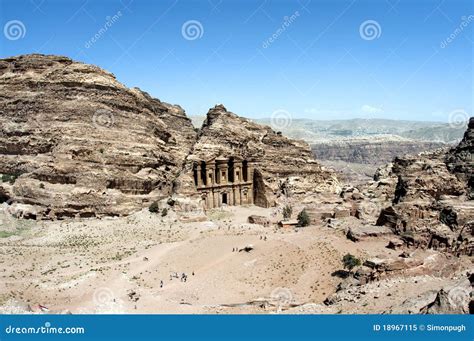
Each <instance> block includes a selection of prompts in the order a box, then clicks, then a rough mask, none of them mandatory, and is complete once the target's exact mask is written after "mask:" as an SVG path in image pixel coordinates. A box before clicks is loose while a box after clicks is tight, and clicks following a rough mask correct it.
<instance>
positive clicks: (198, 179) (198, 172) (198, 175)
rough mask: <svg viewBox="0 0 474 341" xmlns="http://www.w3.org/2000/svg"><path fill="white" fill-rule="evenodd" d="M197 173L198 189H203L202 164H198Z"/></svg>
mask: <svg viewBox="0 0 474 341" xmlns="http://www.w3.org/2000/svg"><path fill="white" fill-rule="evenodd" d="M196 172H197V174H196V177H197V187H198V188H199V187H202V173H201V165H200V164H198V165H197V166H196Z"/></svg>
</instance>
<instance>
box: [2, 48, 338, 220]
mask: <svg viewBox="0 0 474 341" xmlns="http://www.w3.org/2000/svg"><path fill="white" fill-rule="evenodd" d="M0 91H1V94H2V95H1V96H0V141H1V143H0V174H1V176H2V182H0V200H1V202H6V201H7V202H8V203H9V204H10V211H11V212H14V213H15V214H16V215H18V216H23V217H27V218H35V217H42V218H62V217H73V216H82V217H92V216H102V215H123V214H129V213H131V212H133V211H136V210H139V209H141V208H143V207H146V206H148V205H149V203H150V202H152V201H155V200H160V199H164V198H166V197H169V196H171V195H173V194H174V193H177V192H178V193H180V194H184V195H185V196H191V197H193V196H194V197H196V196H197V197H199V195H198V192H197V190H196V186H195V183H194V182H193V170H192V166H193V162H194V161H196V160H208V159H210V158H213V157H217V156H223V157H226V158H231V157H241V158H243V159H244V160H249V161H250V160H252V161H255V162H256V164H257V165H256V166H255V168H254V169H253V173H252V174H253V187H254V188H256V191H255V193H253V195H255V198H254V199H255V200H254V202H255V203H257V204H259V205H261V206H268V205H272V204H273V202H274V197H275V195H277V194H278V193H280V192H283V191H284V190H286V189H289V188H291V189H292V190H293V191H294V192H296V193H309V192H311V191H315V190H323V189H326V188H327V187H328V186H329V187H331V186H333V187H334V186H337V181H336V180H335V178H334V177H333V176H332V175H331V174H330V173H329V172H326V171H324V170H322V168H321V167H320V165H319V164H318V163H317V162H316V161H315V160H314V159H313V158H312V156H311V151H310V149H309V147H308V145H307V144H305V143H304V142H302V141H296V140H290V139H288V138H286V137H283V136H281V134H278V133H276V132H274V131H273V130H272V129H271V128H269V127H266V126H261V125H258V124H256V123H253V122H251V121H249V120H246V119H243V118H241V117H238V116H237V115H235V114H233V113H230V112H227V110H226V109H225V108H224V107H223V106H222V105H219V106H216V107H215V108H213V109H211V110H210V111H209V113H208V115H207V119H206V122H205V123H204V125H203V127H202V129H201V130H200V132H199V133H198V132H196V130H195V129H194V127H193V126H192V124H191V121H190V120H189V119H188V118H187V117H186V115H185V113H184V111H183V109H181V108H180V107H179V106H176V105H170V104H167V103H164V102H161V101H159V100H158V99H154V98H152V97H150V96H149V95H148V94H147V93H145V92H143V91H141V90H139V89H136V88H134V89H129V88H127V87H125V86H124V85H123V84H121V83H119V82H118V81H117V80H116V79H115V77H114V75H112V74H111V73H109V72H107V71H104V70H102V69H100V68H98V67H96V66H92V65H87V64H83V63H78V62H74V61H72V60H71V59H69V58H65V57H58V56H45V55H38V54H34V55H26V56H19V57H13V58H7V59H2V60H0ZM285 188H286V189H285ZM252 199H253V198H252ZM249 202H250V201H249Z"/></svg>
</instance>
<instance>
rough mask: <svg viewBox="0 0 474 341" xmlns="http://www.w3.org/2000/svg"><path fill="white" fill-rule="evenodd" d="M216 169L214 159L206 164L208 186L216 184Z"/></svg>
mask: <svg viewBox="0 0 474 341" xmlns="http://www.w3.org/2000/svg"><path fill="white" fill-rule="evenodd" d="M215 170H216V163H215V162H214V161H211V162H209V164H207V165H206V171H207V174H206V176H207V185H208V186H209V187H213V186H214V185H215V184H216V179H215V176H214V175H215V172H216V171H215Z"/></svg>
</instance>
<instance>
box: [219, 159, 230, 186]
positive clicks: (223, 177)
mask: <svg viewBox="0 0 474 341" xmlns="http://www.w3.org/2000/svg"><path fill="white" fill-rule="evenodd" d="M216 166H217V174H218V183H219V184H221V185H225V184H226V183H227V176H228V164H227V159H216Z"/></svg>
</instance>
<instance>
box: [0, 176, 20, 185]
mask: <svg viewBox="0 0 474 341" xmlns="http://www.w3.org/2000/svg"><path fill="white" fill-rule="evenodd" d="M17 177H18V176H17V175H15V174H2V182H9V183H11V184H13V183H14V182H15V180H16V178H17Z"/></svg>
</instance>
